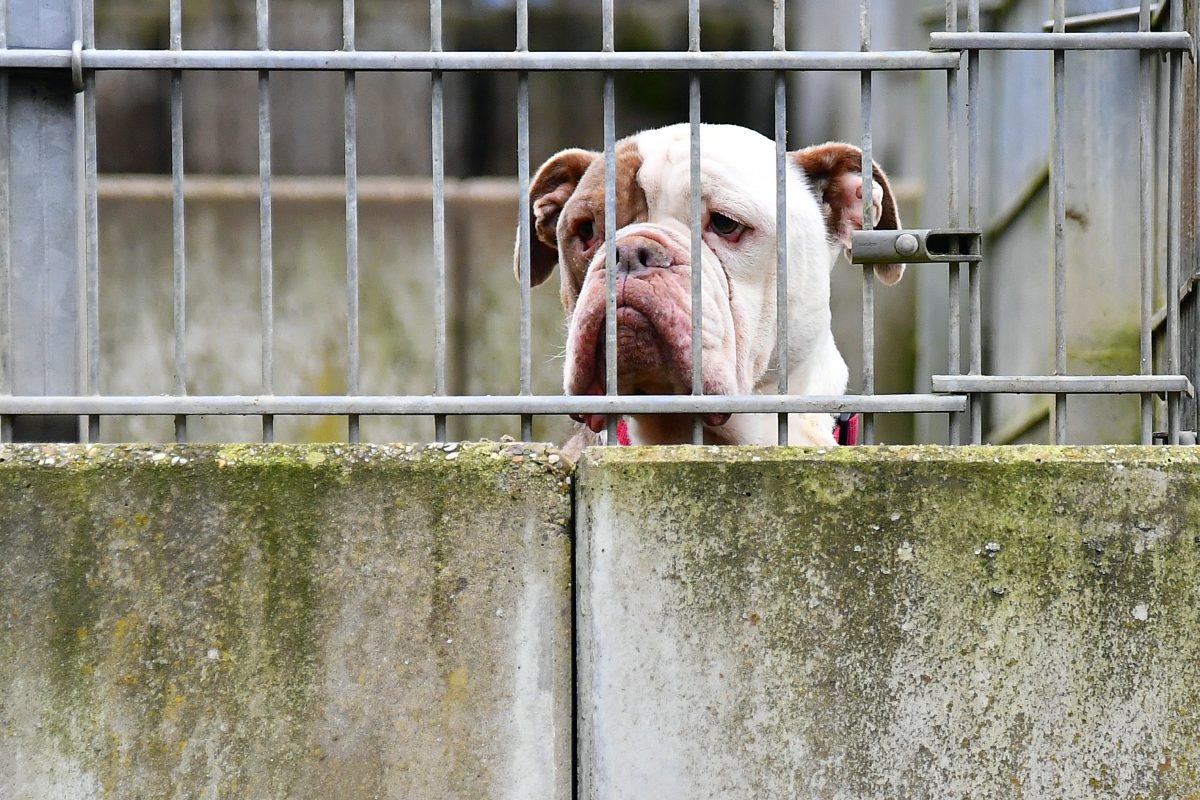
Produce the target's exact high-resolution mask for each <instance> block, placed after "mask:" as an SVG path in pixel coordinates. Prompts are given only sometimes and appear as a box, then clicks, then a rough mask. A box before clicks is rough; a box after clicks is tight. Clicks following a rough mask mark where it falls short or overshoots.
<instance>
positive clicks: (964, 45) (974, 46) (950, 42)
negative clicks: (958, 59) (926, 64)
mask: <svg viewBox="0 0 1200 800" xmlns="http://www.w3.org/2000/svg"><path fill="white" fill-rule="evenodd" d="M1056 1H1057V0H1056ZM1055 20H1056V23H1055V25H1056V27H1057V28H1058V29H1059V30H1058V31H1057V32H1054V33H1009V32H1001V31H985V32H974V33H938V32H934V33H931V34H930V35H929V49H930V50H934V51H938V50H1175V51H1181V52H1182V51H1188V52H1190V51H1191V49H1192V37H1191V36H1189V35H1188V34H1187V33H1185V32H1182V31H1178V32H1163V33H1078V32H1075V33H1063V32H1062V29H1061V26H1062V18H1061V17H1059V16H1058V15H1057V14H1056V15H1055Z"/></svg>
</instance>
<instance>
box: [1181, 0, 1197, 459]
mask: <svg viewBox="0 0 1200 800" xmlns="http://www.w3.org/2000/svg"><path fill="white" fill-rule="evenodd" d="M1189 8H1190V9H1191V12H1190V14H1189V16H1190V17H1191V19H1192V23H1193V24H1192V37H1193V39H1196V38H1200V6H1198V5H1197V3H1196V2H1193V3H1192V4H1191V6H1190V7H1189ZM1192 86H1193V87H1194V91H1195V93H1196V94H1195V97H1196V98H1197V101H1196V102H1193V104H1192V108H1191V114H1192V118H1191V120H1190V121H1188V120H1186V119H1185V120H1184V123H1185V124H1189V125H1190V127H1191V129H1192V132H1193V133H1192V140H1193V141H1192V144H1193V149H1192V164H1193V167H1192V236H1191V241H1190V242H1189V244H1190V249H1191V253H1192V259H1191V274H1192V275H1200V58H1196V57H1193V58H1192ZM1192 302H1193V313H1192V319H1193V323H1192V353H1191V358H1190V359H1189V361H1190V363H1191V368H1192V374H1191V378H1192V383H1193V384H1196V383H1200V300H1193V301H1192ZM1181 400H1182V398H1181ZM1189 405H1191V408H1192V419H1191V423H1190V425H1191V429H1192V430H1193V431H1195V432H1196V434H1197V436H1200V399H1193V400H1192V402H1191V403H1190V404H1189Z"/></svg>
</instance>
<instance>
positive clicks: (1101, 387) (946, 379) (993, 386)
mask: <svg viewBox="0 0 1200 800" xmlns="http://www.w3.org/2000/svg"><path fill="white" fill-rule="evenodd" d="M930 381H931V384H930V385H931V386H932V388H933V391H934V392H948V393H953V394H962V393H967V392H980V393H984V394H1062V393H1070V394H1139V393H1143V392H1151V393H1159V392H1161V393H1167V394H1168V396H1170V395H1171V394H1178V393H1179V392H1187V393H1189V394H1191V392H1192V386H1191V383H1190V382H1189V381H1188V379H1187V376H1186V375H934V376H933V377H932V378H931V379H930Z"/></svg>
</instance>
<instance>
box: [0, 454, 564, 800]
mask: <svg viewBox="0 0 1200 800" xmlns="http://www.w3.org/2000/svg"><path fill="white" fill-rule="evenodd" d="M550 460H554V461H557V456H549V457H548V456H547V454H546V452H545V450H544V448H537V447H523V446H521V445H474V446H464V447H461V448H460V447H457V446H455V447H454V448H453V449H452V451H451V452H446V450H445V449H433V450H426V449H421V448H419V447H416V448H414V447H408V448H405V447H402V446H401V447H392V448H382V447H361V448H344V447H310V448H304V449H289V448H285V447H186V448H170V449H159V450H154V451H151V450H140V449H136V448H129V447H91V448H87V449H85V448H82V447H65V446H64V447H61V448H60V447H54V446H45V447H43V446H40V445H31V446H27V447H20V446H11V447H5V448H3V449H2V450H0V552H3V553H4V560H3V564H2V565H0V620H2V621H3V629H2V630H3V632H2V634H0V797H3V798H5V800H44V799H45V798H62V799H63V800H68V799H70V800H74V799H75V798H119V799H121V800H124V799H126V798H142V799H148V798H231V799H232V798H237V799H238V800H241V799H242V798H331V797H337V798H347V799H350V800H353V799H355V798H363V800H366V799H367V798H396V799H397V800H400V799H401V798H404V799H407V798H415V797H421V798H455V799H461V798H485V797H486V798H512V800H527V798H535V797H536V798H558V800H566V798H569V797H570V793H571V772H570V764H571V759H570V754H571V736H572V732H571V713H570V709H571V697H570V687H571V683H570V680H571V659H570V609H571V605H570V589H569V587H570V581H571V566H570V549H569V536H568V534H569V528H568V525H569V516H570V509H571V502H570V494H569V489H568V487H567V483H566V481H567V478H566V475H565V473H564V471H563V469H562V467H561V465H559V466H556V465H555V464H551V463H549V462H550Z"/></svg>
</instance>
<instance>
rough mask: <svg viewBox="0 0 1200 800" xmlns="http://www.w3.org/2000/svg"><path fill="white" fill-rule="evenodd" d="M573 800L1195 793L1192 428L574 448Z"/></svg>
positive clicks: (1196, 553) (1199, 486)
mask: <svg viewBox="0 0 1200 800" xmlns="http://www.w3.org/2000/svg"><path fill="white" fill-rule="evenodd" d="M577 484H578V497H577V514H578V518H577V523H576V526H577V540H578V545H577V546H578V548H579V554H578V565H579V566H578V569H577V575H578V582H579V591H580V602H579V613H578V626H579V633H578V635H579V641H580V643H579V653H580V664H579V675H580V687H581V688H580V706H579V713H580V723H579V726H580V757H579V758H580V765H581V770H582V771H581V775H580V778H581V787H582V792H581V797H583V798H586V800H601V799H603V800H610V799H612V798H645V797H655V798H662V799H663V800H674V799H675V798H679V799H681V800H682V798H750V797H802V798H846V799H847V800H851V799H853V800H869V799H870V798H879V799H880V800H884V799H885V798H886V799H887V800H894V798H899V797H905V798H948V797H969V798H1011V797H1030V798H1035V797H1037V798H1040V797H1054V798H1064V799H1065V798H1101V797H1129V798H1132V797H1142V798H1152V797H1153V798H1181V797H1192V796H1194V792H1195V791H1196V788H1197V786H1200V735H1198V733H1197V732H1198V731H1200V666H1198V665H1200V616H1198V614H1197V608H1200V596H1198V589H1197V587H1198V586H1200V581H1198V580H1197V578H1200V547H1198V546H1197V538H1196V533H1197V531H1198V530H1200V456H1198V455H1197V453H1196V452H1195V451H1194V450H1166V449H1156V450H1148V449H1147V450H1141V449H1132V448H1126V449H1119V448H1113V449H1092V450H1053V449H1048V448H1035V449H1023V448H1022V449H978V450H976V449H967V450H957V451H950V450H939V449H933V448H928V449H887V450H882V451H874V450H872V449H866V448H843V449H840V450H837V451H833V452H828V453H822V452H820V451H817V452H814V451H811V450H745V451H742V450H731V449H721V450H719V451H717V450H716V448H713V449H712V451H711V452H710V451H708V450H695V449H666V450H655V451H653V452H644V451H643V452H639V451H635V450H628V449H615V450H604V451H599V450H592V451H589V454H588V455H587V456H585V459H584V461H583V462H582V463H581V466H580V470H579V473H578V476H577Z"/></svg>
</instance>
